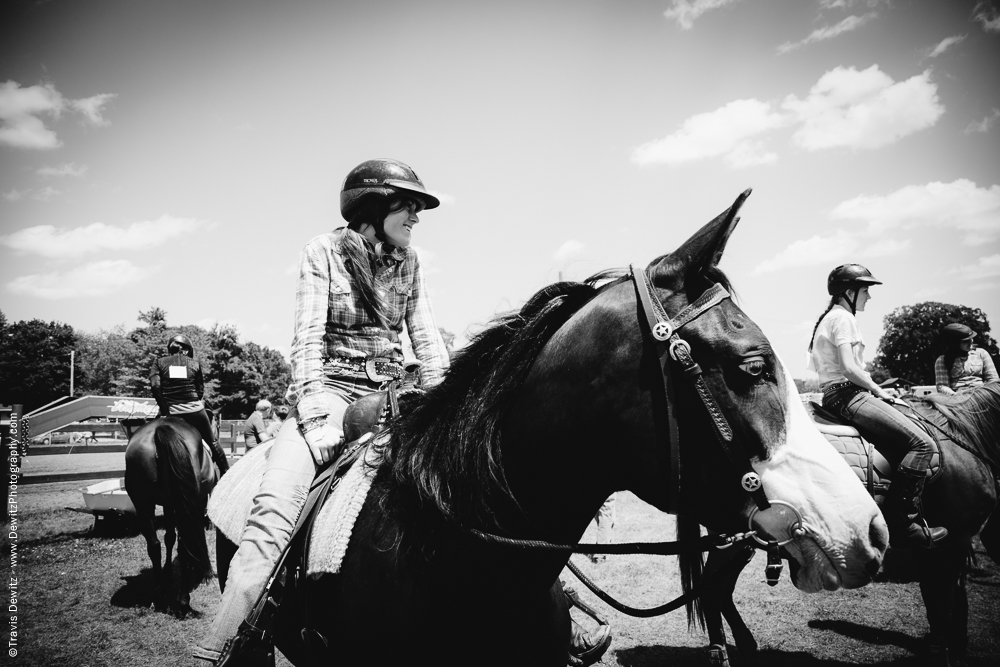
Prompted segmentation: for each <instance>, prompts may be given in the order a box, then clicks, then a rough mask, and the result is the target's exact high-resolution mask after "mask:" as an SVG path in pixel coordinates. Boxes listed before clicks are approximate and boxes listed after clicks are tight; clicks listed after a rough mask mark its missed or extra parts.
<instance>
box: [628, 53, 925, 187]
mask: <svg viewBox="0 0 1000 667" xmlns="http://www.w3.org/2000/svg"><path fill="white" fill-rule="evenodd" d="M943 113H944V107H943V106H941V104H940V102H939V101H938V97H937V86H935V85H934V83H932V82H931V80H930V71H926V72H924V73H923V74H919V75H917V76H914V77H911V78H910V79H907V80H906V81H901V82H899V83H896V82H894V81H893V80H892V79H891V78H890V77H889V76H888V75H886V74H885V73H883V72H881V71H880V70H879V68H878V65H872V66H871V67H869V68H868V69H866V70H863V71H861V72H859V71H857V70H855V69H854V68H853V67H852V68H843V67H837V68H835V69H833V70H830V71H829V72H826V73H825V74H823V76H821V77H820V78H819V80H818V81H817V82H816V84H815V85H814V86H813V87H812V89H811V90H810V91H809V95H808V96H807V97H806V98H805V99H803V100H800V99H798V98H797V97H796V96H795V95H788V96H786V97H785V99H784V101H783V102H782V103H781V104H780V105H778V104H776V103H772V102H766V101H761V100H757V99H744V100H735V101H733V102H730V103H728V104H726V105H725V106H723V107H720V108H718V109H716V110H715V111H709V112H705V113H700V114H695V115H694V116H691V117H690V118H688V119H687V120H685V121H684V122H683V123H681V125H680V127H679V128H678V129H677V130H676V131H674V132H673V133H672V134H670V135H668V136H666V137H664V138H662V139H656V140H653V141H650V142H647V143H645V144H642V145H641V146H638V147H637V148H635V149H633V151H632V156H631V160H632V162H634V163H636V164H639V165H647V164H670V165H677V164H682V163H685V162H693V161H695V160H704V159H707V158H713V157H720V156H722V157H724V158H725V161H726V163H727V164H728V165H729V166H730V167H733V168H741V167H749V166H755V165H761V164H771V163H773V162H776V161H777V159H778V154H777V153H776V152H774V151H770V150H768V149H767V148H766V147H765V145H764V142H763V138H764V135H766V134H768V133H771V132H774V131H776V130H778V129H780V128H783V127H787V126H797V129H796V131H795V133H794V135H793V141H794V142H795V143H796V144H797V145H798V146H800V147H802V148H805V149H806V150H810V151H814V150H821V149H824V148H837V147H849V148H854V149H873V148H879V147H882V146H885V145H887V144H890V143H893V142H895V141H898V140H899V139H901V138H903V137H905V136H908V135H910V134H913V133H914V132H918V131H919V130H922V129H925V128H927V127H930V126H932V125H933V124H934V123H935V122H937V119H938V118H940V116H941V114H943Z"/></svg>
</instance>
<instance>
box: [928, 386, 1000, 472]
mask: <svg viewBox="0 0 1000 667" xmlns="http://www.w3.org/2000/svg"><path fill="white" fill-rule="evenodd" d="M924 400H926V401H927V402H928V403H930V404H932V405H933V406H934V407H936V408H937V410H938V412H940V413H941V415H943V416H944V418H945V421H946V422H947V424H948V426H949V428H951V429H952V430H953V431H954V432H955V433H956V435H959V436H960V437H963V438H964V439H965V440H966V441H971V442H972V443H974V444H975V445H976V446H977V447H978V448H979V450H980V451H982V452H985V453H986V454H988V455H990V457H991V458H995V457H996V456H997V455H998V454H1000V452H998V446H997V443H998V442H1000V382H989V383H987V384H984V385H982V386H980V387H976V388H975V389H972V390H969V391H963V392H960V393H958V394H954V395H947V396H945V395H940V394H937V395H935V394H932V395H930V396H925V397H924Z"/></svg>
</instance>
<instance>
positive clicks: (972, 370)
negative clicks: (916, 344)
mask: <svg viewBox="0 0 1000 667" xmlns="http://www.w3.org/2000/svg"><path fill="white" fill-rule="evenodd" d="M997 377H998V376H997V369H996V367H995V366H994V365H993V359H991V358H990V355H989V353H988V352H987V351H986V350H984V349H983V348H981V347H977V348H975V349H973V350H969V356H968V357H956V358H955V361H954V362H953V363H952V365H951V368H950V369H949V368H945V362H944V355H941V356H940V357H938V358H937V360H936V361H935V362H934V384H936V385H937V386H939V387H950V388H951V389H954V390H955V391H959V390H961V389H968V388H969V387H978V386H980V385H982V384H983V383H986V382H996V381H997Z"/></svg>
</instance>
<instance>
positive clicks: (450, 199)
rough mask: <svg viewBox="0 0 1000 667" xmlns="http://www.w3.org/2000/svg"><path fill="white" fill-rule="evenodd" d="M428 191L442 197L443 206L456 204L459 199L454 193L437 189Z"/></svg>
mask: <svg viewBox="0 0 1000 667" xmlns="http://www.w3.org/2000/svg"><path fill="white" fill-rule="evenodd" d="M427 192H429V193H431V194H432V195H434V196H435V197H437V198H438V199H440V200H441V206H454V204H455V202H456V201H458V200H457V199H455V197H454V195H449V194H445V193H443V192H438V191H437V190H428V191H427Z"/></svg>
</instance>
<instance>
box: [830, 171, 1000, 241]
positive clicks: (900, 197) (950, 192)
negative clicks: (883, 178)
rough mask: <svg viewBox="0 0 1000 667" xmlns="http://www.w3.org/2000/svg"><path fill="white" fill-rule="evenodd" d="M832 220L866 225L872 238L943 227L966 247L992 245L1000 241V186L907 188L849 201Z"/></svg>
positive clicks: (968, 184) (960, 181)
mask: <svg viewBox="0 0 1000 667" xmlns="http://www.w3.org/2000/svg"><path fill="white" fill-rule="evenodd" d="M830 217H831V218H832V219H834V220H857V221H861V222H866V223H867V228H868V229H867V231H868V233H869V234H871V235H882V234H884V233H885V232H886V231H889V230H891V229H896V228H899V227H904V228H913V227H941V228H944V229H953V230H957V231H959V232H961V233H963V234H964V236H963V237H962V242H963V243H965V244H966V245H978V244H980V243H989V242H991V241H995V240H996V239H998V238H1000V185H993V186H991V187H989V188H980V187H977V186H976V184H975V183H973V182H972V181H969V180H967V179H964V178H962V179H958V180H956V181H954V182H952V183H940V182H936V181H935V182H932V183H928V184H927V185H908V186H906V187H903V188H900V189H899V190H896V191H895V192H892V193H890V194H888V195H885V196H878V195H876V196H869V195H861V196H859V197H855V198H853V199H849V200H847V201H845V202H842V203H840V204H838V205H837V206H836V207H835V208H834V209H833V210H832V211H831V212H830Z"/></svg>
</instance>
